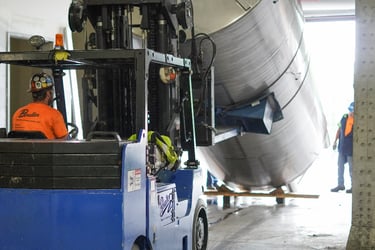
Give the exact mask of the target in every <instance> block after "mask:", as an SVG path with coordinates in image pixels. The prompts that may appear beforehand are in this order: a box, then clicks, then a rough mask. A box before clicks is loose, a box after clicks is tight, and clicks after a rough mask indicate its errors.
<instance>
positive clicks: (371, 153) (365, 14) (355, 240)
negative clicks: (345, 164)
mask: <svg viewBox="0 0 375 250" xmlns="http://www.w3.org/2000/svg"><path fill="white" fill-rule="evenodd" d="M374 16H375V2H374V1H373V0H356V60H355V78H354V79H355V83H354V99H355V112H354V151H353V193H352V195H353V197H352V202H353V205H352V226H351V229H350V234H349V239H348V242H347V248H346V249H347V250H360V249H375V206H374V204H375V181H374V180H375V169H374V166H375V147H374V145H375V143H374V142H375V120H374V119H375V74H374V71H375V64H374V57H375V51H374V44H375V36H374V34H375V25H374V20H373V19H374Z"/></svg>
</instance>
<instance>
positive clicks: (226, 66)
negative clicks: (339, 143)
mask: <svg viewBox="0 0 375 250" xmlns="http://www.w3.org/2000/svg"><path fill="white" fill-rule="evenodd" d="M193 4H194V16H195V30H196V33H197V32H205V33H207V34H209V35H210V36H211V38H212V39H213V40H214V41H215V43H216V46H217V55H216V59H215V62H214V66H215V106H216V107H228V106H232V105H235V104H238V103H243V102H246V101H249V100H251V99H254V98H257V97H261V96H263V95H264V94H267V93H271V92H274V94H275V97H276V99H277V100H278V102H279V104H280V107H281V109H282V113H283V116H284V119H282V120H280V121H278V122H275V123H274V124H273V125H272V131H271V134H269V135H266V134H254V133H245V134H243V135H242V136H238V137H235V138H231V139H229V140H226V141H223V142H219V143H217V144H215V145H214V146H210V147H206V148H205V147H199V150H200V152H199V153H198V154H199V155H200V157H203V158H204V159H203V160H202V164H207V166H208V168H209V170H210V171H211V172H212V173H213V174H214V175H215V176H217V177H218V178H219V179H221V180H223V181H224V182H225V183H227V184H228V185H230V186H233V187H234V186H236V187H242V188H252V187H263V186H272V187H279V186H282V185H286V184H288V183H290V182H292V181H293V180H294V179H295V178H297V177H298V176H300V175H301V174H303V173H304V172H305V171H306V170H307V169H308V168H309V167H310V166H311V164H312V163H313V162H314V160H315V159H316V158H317V156H318V154H319V152H320V150H321V149H322V148H323V147H324V146H327V145H328V134H327V129H326V120H325V116H324V114H323V111H322V107H321V104H320V101H319V98H318V97H317V94H316V91H315V89H314V85H313V79H312V75H311V74H310V72H309V56H308V53H307V51H306V47H305V43H304V37H303V27H304V20H303V13H302V9H301V6H300V5H299V3H298V0H288V1H285V0H282V1H271V0H263V1H254V0H253V1H251V0H237V1H235V0H195V1H193ZM212 6H215V7H214V8H213V7H212ZM204 50H206V51H205V52H204V53H207V54H209V53H211V48H210V47H208V46H207V47H204ZM206 63H207V62H206Z"/></svg>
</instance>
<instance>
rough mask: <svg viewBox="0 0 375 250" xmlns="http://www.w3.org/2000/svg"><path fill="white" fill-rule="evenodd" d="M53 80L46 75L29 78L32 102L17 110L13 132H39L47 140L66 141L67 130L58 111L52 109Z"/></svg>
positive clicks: (13, 119)
mask: <svg viewBox="0 0 375 250" xmlns="http://www.w3.org/2000/svg"><path fill="white" fill-rule="evenodd" d="M53 85H54V83H53V79H52V77H51V76H49V75H48V74H46V73H38V74H35V75H33V76H32V77H31V79H30V88H29V90H28V92H31V94H32V97H33V102H32V103H29V104H27V105H26V106H23V107H21V108H19V109H18V110H17V111H16V112H15V113H14V114H13V118H12V130H14V131H40V132H42V133H43V134H44V135H45V137H46V138H47V139H67V138H68V130H67V127H66V125H65V122H64V118H63V116H62V114H61V113H60V111H58V110H56V109H54V108H52V107H51V106H50V105H52V102H53V94H54V93H53V92H54V89H53Z"/></svg>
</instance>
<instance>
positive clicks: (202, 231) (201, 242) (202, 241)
mask: <svg viewBox="0 0 375 250" xmlns="http://www.w3.org/2000/svg"><path fill="white" fill-rule="evenodd" d="M207 240H208V220H207V213H206V206H205V205H204V203H203V201H202V200H199V201H198V203H197V206H196V208H195V213H194V222H193V250H205V249H206V248H207Z"/></svg>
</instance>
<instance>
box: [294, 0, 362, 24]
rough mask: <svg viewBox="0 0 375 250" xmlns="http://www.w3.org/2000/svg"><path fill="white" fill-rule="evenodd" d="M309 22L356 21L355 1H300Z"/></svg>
mask: <svg viewBox="0 0 375 250" xmlns="http://www.w3.org/2000/svg"><path fill="white" fill-rule="evenodd" d="M300 2H301V4H302V8H303V11H304V14H305V18H306V20H307V21H324V20H332V19H333V20H334V19H337V20H343V19H344V20H345V19H354V16H355V0H300Z"/></svg>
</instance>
